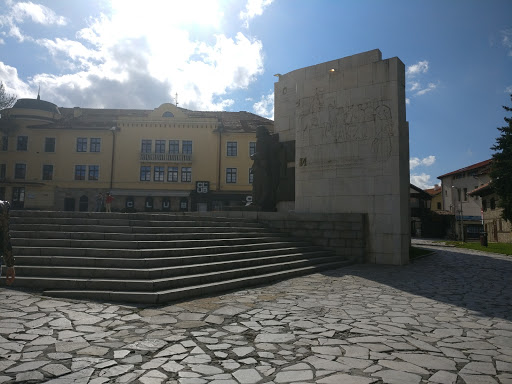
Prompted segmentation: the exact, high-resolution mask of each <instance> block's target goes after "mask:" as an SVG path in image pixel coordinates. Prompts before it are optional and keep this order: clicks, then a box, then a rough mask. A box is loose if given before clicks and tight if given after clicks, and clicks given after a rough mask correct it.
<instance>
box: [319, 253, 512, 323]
mask: <svg viewBox="0 0 512 384" xmlns="http://www.w3.org/2000/svg"><path fill="white" fill-rule="evenodd" d="M425 248H428V249H431V250H433V251H435V253H434V254H432V255H431V256H427V257H425V258H421V259H418V260H415V262H414V263H412V264H409V265H406V266H389V265H373V264H358V265H354V266H351V267H347V268H342V269H339V270H336V271H326V272H324V273H323V274H324V275H326V276H330V277H337V276H344V275H354V276H359V277H362V278H364V279H368V280H371V281H375V282H378V283H381V284H384V285H387V286H390V287H393V288H396V289H398V290H401V291H404V292H408V293H410V294H413V295H417V296H422V297H426V298H429V299H432V300H437V301H439V302H442V303H446V304H450V305H455V306H458V307H463V308H466V309H468V310H471V311H474V312H476V315H478V314H481V315H483V316H486V317H499V318H502V319H506V320H512V257H508V258H507V256H498V257H493V256H489V255H485V254H473V253H463V252H461V251H455V250H445V249H442V250H439V249H436V248H430V247H425Z"/></svg>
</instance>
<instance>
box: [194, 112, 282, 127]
mask: <svg viewBox="0 0 512 384" xmlns="http://www.w3.org/2000/svg"><path fill="white" fill-rule="evenodd" d="M186 111H187V112H188V113H187V112H186V113H187V115H188V116H189V117H210V118H212V117H213V118H216V119H218V120H219V123H220V126H221V127H222V128H223V130H224V131H228V132H256V128H257V127H258V126H260V125H263V126H265V127H272V126H273V125H274V122H273V121H272V120H269V119H267V118H265V117H261V116H258V115H255V114H254V113H251V112H246V111H240V112H225V111H217V112H214V111H212V112H210V111H188V110H186ZM270 131H273V129H270Z"/></svg>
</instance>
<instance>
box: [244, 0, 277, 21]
mask: <svg viewBox="0 0 512 384" xmlns="http://www.w3.org/2000/svg"><path fill="white" fill-rule="evenodd" d="M273 1H274V0H247V4H246V5H245V10H243V11H241V12H240V19H241V20H243V21H244V25H245V26H246V27H248V26H249V20H251V19H253V18H254V17H256V16H261V15H262V14H263V11H264V10H265V8H266V7H268V6H269V5H270V4H272V2H273Z"/></svg>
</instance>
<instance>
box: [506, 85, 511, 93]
mask: <svg viewBox="0 0 512 384" xmlns="http://www.w3.org/2000/svg"><path fill="white" fill-rule="evenodd" d="M505 93H512V85H509V86H508V87H507V88H505Z"/></svg>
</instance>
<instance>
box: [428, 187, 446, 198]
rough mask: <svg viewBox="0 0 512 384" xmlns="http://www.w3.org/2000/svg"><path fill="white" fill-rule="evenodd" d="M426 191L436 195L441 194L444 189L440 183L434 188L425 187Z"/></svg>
mask: <svg viewBox="0 0 512 384" xmlns="http://www.w3.org/2000/svg"><path fill="white" fill-rule="evenodd" d="M424 191H425V192H427V193H428V194H429V195H430V196H432V197H434V196H437V195H439V194H440V193H441V192H442V191H443V190H442V188H441V187H440V186H439V185H438V184H436V185H435V186H434V188H427V189H424Z"/></svg>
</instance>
